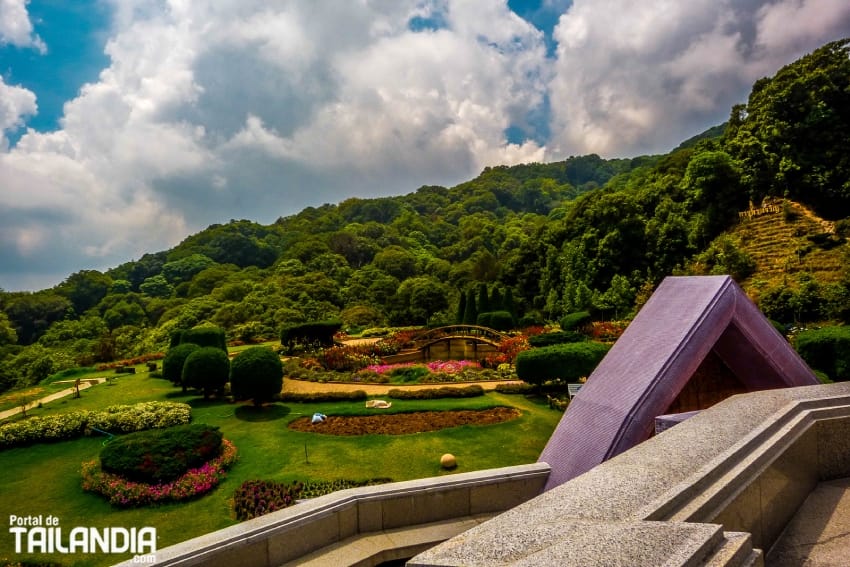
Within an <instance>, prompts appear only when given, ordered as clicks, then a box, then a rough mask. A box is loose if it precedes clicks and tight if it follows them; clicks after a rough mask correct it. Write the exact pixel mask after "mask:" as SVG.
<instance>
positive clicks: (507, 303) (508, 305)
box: [502, 288, 516, 321]
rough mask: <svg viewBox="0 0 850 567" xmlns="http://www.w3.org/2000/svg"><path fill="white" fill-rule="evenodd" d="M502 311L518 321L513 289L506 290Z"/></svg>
mask: <svg viewBox="0 0 850 567" xmlns="http://www.w3.org/2000/svg"><path fill="white" fill-rule="evenodd" d="M502 309H504V310H505V311H507V312H508V313H510V314H511V317H513V318H514V321H516V305H514V292H513V290H512V289H511V288H508V289H506V290H505V297H503V298H502Z"/></svg>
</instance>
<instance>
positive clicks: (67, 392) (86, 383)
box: [0, 378, 106, 420]
mask: <svg viewBox="0 0 850 567" xmlns="http://www.w3.org/2000/svg"><path fill="white" fill-rule="evenodd" d="M66 382H70V383H73V382H74V380H66ZM102 382H106V378H91V379H86V380H81V381H80V390H81V391H82V390H85V389H86V388H91V387H92V386H94V385H95V384H100V383H102ZM56 383H57V384H58V383H59V382H56ZM75 390H76V388H73V387H71V388H66V389H64V390H60V391H58V392H54V393H53V394H50V395H49V396H44V397H43V398H39V399H37V400H35V401H32V402H30V403H28V404H27V411H29V410H31V409H33V408H36V407H38V405H39V404H46V403H47V402H52V401H54V400H58V399H60V398H64V397H65V396H71V395H73V394H74V391H75ZM19 413H21V407H20V406H18V407H16V408H12V409H10V410H6V411H0V420H4V419H6V418H8V417H12V416H13V415H17V414H19Z"/></svg>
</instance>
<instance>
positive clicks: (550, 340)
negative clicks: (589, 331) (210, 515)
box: [528, 331, 587, 347]
mask: <svg viewBox="0 0 850 567" xmlns="http://www.w3.org/2000/svg"><path fill="white" fill-rule="evenodd" d="M586 340H587V336H586V335H583V334H581V333H577V332H575V331H555V332H553V333H543V334H541V335H534V336H531V337H528V344H529V345H531V346H533V347H543V346H551V345H562V344H567V343H580V342H582V341H586Z"/></svg>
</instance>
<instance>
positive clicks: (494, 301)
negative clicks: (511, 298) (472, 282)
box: [490, 287, 505, 311]
mask: <svg viewBox="0 0 850 567" xmlns="http://www.w3.org/2000/svg"><path fill="white" fill-rule="evenodd" d="M504 309H505V306H504V305H502V293H501V292H500V291H499V288H497V287H494V288H493V293H492V294H490V311H502V310H504Z"/></svg>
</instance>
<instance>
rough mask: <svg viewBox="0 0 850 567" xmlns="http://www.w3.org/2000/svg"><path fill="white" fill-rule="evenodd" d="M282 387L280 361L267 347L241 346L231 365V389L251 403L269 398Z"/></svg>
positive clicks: (237, 397)
mask: <svg viewBox="0 0 850 567" xmlns="http://www.w3.org/2000/svg"><path fill="white" fill-rule="evenodd" d="M281 389H283V364H282V363H281V362H280V357H279V356H278V355H277V353H275V352H274V351H273V350H271V349H270V348H266V347H251V348H249V349H246V350H243V351H242V352H240V353H239V354H238V355H236V358H234V359H233V362H232V364H231V365H230V391H231V393H232V394H233V396H234V397H235V398H236V399H237V400H248V399H251V400H254V405H261V404H262V403H264V402H268V401H272V400H273V399H274V397H275V396H277V395H278V394H280V391H281Z"/></svg>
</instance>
